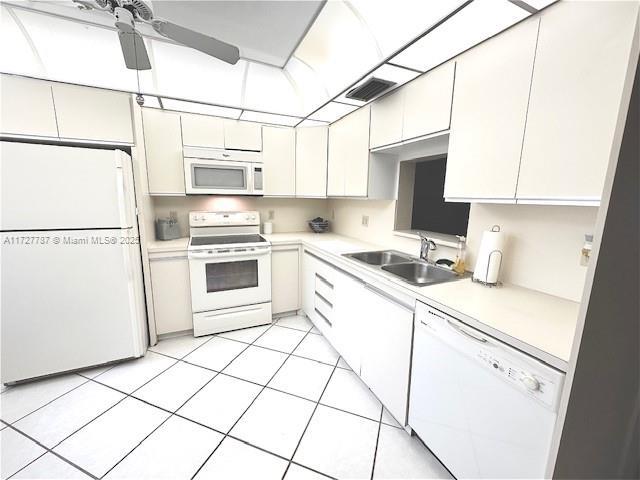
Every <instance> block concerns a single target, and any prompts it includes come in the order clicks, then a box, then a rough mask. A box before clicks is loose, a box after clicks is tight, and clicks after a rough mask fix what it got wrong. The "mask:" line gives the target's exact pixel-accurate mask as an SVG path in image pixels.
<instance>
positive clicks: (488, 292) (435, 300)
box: [147, 232, 579, 371]
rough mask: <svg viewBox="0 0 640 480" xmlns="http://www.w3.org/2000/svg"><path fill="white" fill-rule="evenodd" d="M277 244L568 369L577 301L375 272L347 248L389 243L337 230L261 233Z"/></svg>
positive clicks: (162, 246)
mask: <svg viewBox="0 0 640 480" xmlns="http://www.w3.org/2000/svg"><path fill="white" fill-rule="evenodd" d="M263 236H264V237H265V238H266V239H267V240H269V241H270V242H271V243H272V244H273V245H287V244H303V245H304V246H306V247H308V248H309V249H312V250H317V251H318V252H317V253H321V254H324V255H323V258H324V259H325V260H327V261H329V262H332V263H335V264H336V266H337V267H339V268H343V269H345V270H348V271H350V273H352V274H355V275H358V274H361V275H368V276H375V277H376V280H378V281H380V282H381V283H384V284H387V285H389V286H390V287H391V286H392V287H394V288H396V289H398V290H400V291H402V292H404V293H405V294H409V295H411V296H413V297H414V298H416V300H419V301H422V302H425V303H429V304H430V305H432V306H433V307H435V308H439V309H440V310H442V311H444V312H445V313H448V314H450V315H452V316H454V317H456V318H458V319H460V320H461V321H463V322H465V323H467V324H468V325H470V326H472V327H475V328H478V329H479V330H482V331H484V332H485V333H487V334H489V335H492V336H494V337H496V338H498V339H499V340H502V341H504V342H506V343H509V344H511V345H512V346H514V347H516V348H518V349H520V350H522V351H524V352H526V353H529V354H530V355H532V356H534V357H537V358H539V359H541V360H543V361H545V362H547V363H549V364H550V365H553V366H555V367H556V368H559V369H561V370H563V371H566V368H567V364H568V361H569V356H570V354H571V346H572V344H573V338H574V335H575V327H576V322H577V319H578V310H579V303H577V302H573V301H570V300H565V299H563V298H559V297H554V296H552V295H547V294H545V293H540V292H537V291H535V290H529V289H526V288H522V287H518V286H515V285H503V286H500V287H493V288H489V287H485V286H483V285H480V284H476V283H473V282H472V281H471V279H470V278H465V279H461V280H457V281H453V282H448V283H441V284H436V285H430V286H425V287H417V286H413V285H409V284H408V283H405V282H403V281H402V280H401V279H399V278H395V277H393V276H391V275H388V274H383V273H380V272H376V271H375V270H372V269H370V268H368V267H366V266H364V265H362V264H361V263H359V262H357V261H355V260H352V259H349V258H347V257H343V256H342V254H344V253H351V252H357V251H367V250H381V249H385V247H383V246H380V245H375V244H371V243H368V242H362V241H360V240H357V239H353V238H349V237H345V236H342V235H336V234H333V233H323V234H317V233H311V232H293V233H274V234H271V235H263ZM188 241H189V239H188V238H181V239H177V240H169V241H164V242H163V241H156V242H151V243H149V244H148V245H147V247H148V250H149V252H150V253H155V252H170V251H180V250H186V249H187V245H188Z"/></svg>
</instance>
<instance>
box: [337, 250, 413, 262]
mask: <svg viewBox="0 0 640 480" xmlns="http://www.w3.org/2000/svg"><path fill="white" fill-rule="evenodd" d="M346 256H347V257H351V258H353V259H355V260H358V261H360V262H364V263H367V264H369V265H390V264H394V263H405V262H410V261H411V258H410V257H406V256H404V255H400V254H398V253H396V252H394V251H390V250H383V251H379V252H360V253H349V254H347V255H346Z"/></svg>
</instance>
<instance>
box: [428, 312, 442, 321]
mask: <svg viewBox="0 0 640 480" xmlns="http://www.w3.org/2000/svg"><path fill="white" fill-rule="evenodd" d="M427 312H429V313H430V314H431V315H433V316H434V317H438V318H441V319H442V320H446V319H445V318H444V317H443V316H442V315H440V314H438V313H436V312H432V311H431V310H427Z"/></svg>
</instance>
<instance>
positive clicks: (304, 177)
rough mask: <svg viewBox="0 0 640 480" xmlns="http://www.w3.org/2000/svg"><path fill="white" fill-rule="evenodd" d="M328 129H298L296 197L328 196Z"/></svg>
mask: <svg viewBox="0 0 640 480" xmlns="http://www.w3.org/2000/svg"><path fill="white" fill-rule="evenodd" d="M328 133H329V128H328V127H301V128H297V129H296V196H298V197H316V198H325V197H326V196H327V141H328Z"/></svg>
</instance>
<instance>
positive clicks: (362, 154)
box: [343, 105, 371, 197]
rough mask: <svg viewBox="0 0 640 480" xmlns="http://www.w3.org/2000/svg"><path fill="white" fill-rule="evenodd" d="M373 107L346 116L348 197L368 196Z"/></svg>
mask: <svg viewBox="0 0 640 480" xmlns="http://www.w3.org/2000/svg"><path fill="white" fill-rule="evenodd" d="M370 114H371V107H370V106H368V105H367V106H366V107H362V108H360V109H358V110H356V111H355V112H353V113H351V114H349V115H348V116H347V117H346V118H344V119H343V120H344V124H343V128H344V132H345V133H346V134H347V135H346V136H345V140H346V141H347V142H346V144H345V149H344V153H345V160H344V169H345V175H344V177H345V180H344V182H345V183H344V194H345V196H347V197H366V196H367V187H368V185H369V124H370V122H369V120H370Z"/></svg>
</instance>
